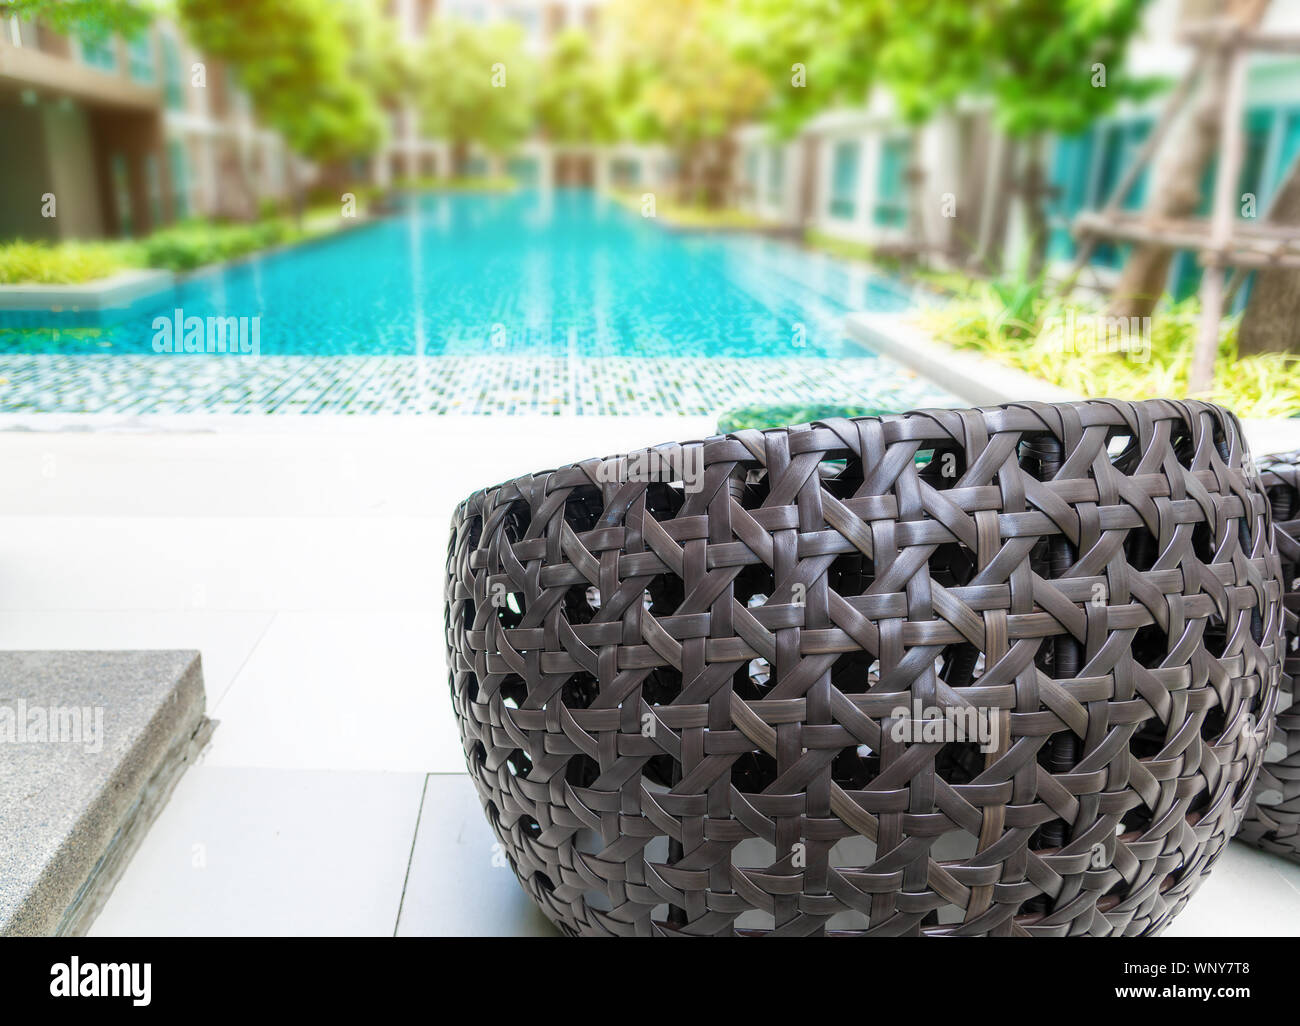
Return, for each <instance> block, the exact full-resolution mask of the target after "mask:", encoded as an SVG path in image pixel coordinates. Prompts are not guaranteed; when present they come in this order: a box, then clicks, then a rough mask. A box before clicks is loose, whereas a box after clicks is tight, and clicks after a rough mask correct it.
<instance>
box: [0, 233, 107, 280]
mask: <svg viewBox="0 0 1300 1026" xmlns="http://www.w3.org/2000/svg"><path fill="white" fill-rule="evenodd" d="M131 262H132V261H131V259H130V251H129V249H128V247H126V246H123V245H122V244H121V243H113V242H64V243H60V244H59V245H56V246H51V245H49V244H48V243H44V242H23V241H21V240H20V241H18V242H7V243H3V244H0V285H18V284H28V283H36V284H41V285H79V284H81V283H82V282H87V281H93V280H95V279H96V278H107V277H108V276H109V275H112V274H116V273H117V272H118V271H121V270H124V269H125V268H127V267H129V266H131Z"/></svg>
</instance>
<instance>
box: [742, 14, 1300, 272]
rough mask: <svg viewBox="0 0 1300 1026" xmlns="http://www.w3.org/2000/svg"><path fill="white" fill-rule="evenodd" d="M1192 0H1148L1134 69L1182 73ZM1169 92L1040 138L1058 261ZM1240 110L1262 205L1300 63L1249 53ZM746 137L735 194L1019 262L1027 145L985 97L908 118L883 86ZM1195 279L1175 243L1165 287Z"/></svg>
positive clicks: (1298, 116) (1285, 151)
mask: <svg viewBox="0 0 1300 1026" xmlns="http://www.w3.org/2000/svg"><path fill="white" fill-rule="evenodd" d="M1195 6H1196V0H1152V3H1151V4H1150V5H1149V6H1148V7H1147V9H1146V11H1145V14H1144V20H1143V27H1142V30H1141V32H1140V33H1139V35H1138V36H1137V37H1136V38H1135V39H1134V41H1133V42H1132V44H1131V46H1130V48H1129V54H1128V66H1129V69H1130V70H1131V71H1132V72H1133V73H1135V74H1137V75H1143V76H1148V75H1149V76H1157V77H1160V78H1164V79H1166V80H1168V81H1170V82H1173V81H1176V80H1177V79H1178V78H1179V77H1180V76H1181V75H1182V74H1183V72H1184V71H1185V70H1186V69H1187V66H1188V64H1189V62H1190V61H1191V59H1192V50H1191V48H1190V47H1189V46H1187V45H1186V44H1184V43H1183V42H1182V41H1180V39H1179V30H1180V26H1182V25H1184V24H1186V22H1187V21H1188V19H1189V17H1190V16H1193V15H1194V12H1193V11H1191V10H1190V9H1189V8H1191V7H1195ZM1261 29H1262V30H1263V31H1265V32H1278V33H1287V34H1294V33H1296V32H1297V31H1300V5H1296V4H1285V3H1274V4H1272V5H1271V6H1270V8H1269V10H1268V13H1267V15H1266V18H1265V21H1264V22H1263V23H1262V25H1261ZM1080 73H1081V74H1089V73H1091V69H1090V68H1081V69H1080ZM1165 98H1166V94H1159V93H1158V94H1157V95H1155V96H1152V97H1150V98H1149V99H1147V100H1145V101H1143V102H1140V103H1135V102H1126V103H1121V104H1120V105H1118V107H1117V108H1116V109H1115V110H1114V111H1113V112H1112V113H1111V114H1109V115H1108V116H1106V117H1104V118H1101V119H1099V120H1097V121H1096V122H1095V123H1094V124H1092V125H1091V126H1090V127H1089V128H1088V129H1087V130H1086V131H1085V132H1083V133H1081V134H1079V135H1077V136H1073V137H1070V138H1050V139H1048V140H1046V141H1045V143H1046V144H1045V146H1044V148H1043V157H1044V161H1043V163H1044V165H1045V166H1044V171H1045V175H1046V178H1047V185H1048V188H1049V190H1050V192H1049V199H1048V214H1049V227H1050V238H1049V256H1050V257H1051V258H1052V259H1053V260H1056V261H1062V262H1064V261H1070V260H1072V259H1073V258H1074V254H1075V245H1074V241H1073V240H1072V238H1071V235H1070V231H1069V226H1070V223H1071V222H1072V220H1073V219H1074V217H1075V215H1077V214H1078V213H1079V212H1080V211H1082V210H1088V209H1095V208H1099V207H1101V206H1103V205H1104V204H1105V202H1106V200H1107V198H1108V197H1109V196H1110V194H1111V192H1112V191H1113V189H1114V187H1115V185H1116V184H1117V182H1118V181H1119V180H1120V178H1121V176H1122V175H1123V174H1124V171H1125V170H1126V169H1127V168H1128V167H1129V166H1130V164H1131V163H1132V162H1133V160H1134V159H1135V157H1136V155H1137V152H1138V150H1139V149H1140V148H1141V146H1142V143H1143V141H1144V140H1145V138H1146V137H1147V135H1148V133H1149V132H1150V131H1151V128H1152V126H1153V124H1154V123H1155V120H1156V118H1157V117H1158V115H1159V112H1160V110H1161V108H1162V107H1163V106H1164V102H1165ZM1245 107H1246V110H1245V112H1244V115H1243V116H1244V125H1243V128H1244V131H1245V136H1246V156H1245V165H1244V167H1243V168H1242V175H1241V183H1240V185H1241V188H1240V192H1241V194H1242V195H1243V196H1247V195H1249V196H1251V197H1253V199H1254V201H1255V202H1254V204H1253V209H1254V210H1256V211H1257V212H1258V213H1259V215H1260V216H1262V213H1263V212H1264V211H1265V210H1266V209H1267V207H1268V204H1269V202H1270V200H1271V198H1272V197H1273V195H1275V193H1276V192H1277V189H1278V188H1279V186H1280V185H1281V181H1282V178H1283V176H1284V174H1285V172H1286V169H1287V168H1289V167H1290V166H1291V163H1292V161H1293V160H1294V159H1295V158H1296V156H1297V154H1298V153H1300V60H1297V59H1296V58H1294V57H1285V56H1274V55H1266V54H1258V55H1255V56H1254V57H1252V58H1251V60H1250V62H1249V65H1248V73H1247V82H1246V102H1245ZM740 141H741V146H740V150H739V156H738V161H739V164H738V167H737V172H738V174H737V177H738V179H739V181H740V183H741V185H740V188H739V190H738V192H739V201H740V203H741V205H742V206H744V207H745V208H746V209H749V210H750V211H752V212H754V213H756V214H758V215H760V216H763V217H765V218H768V219H771V220H775V221H781V222H784V223H787V224H791V225H799V226H802V227H805V228H810V229H812V230H814V231H818V232H821V233H823V234H825V235H829V236H833V237H835V238H838V239H842V240H847V241H852V242H858V243H862V244H864V245H866V246H869V247H872V248H873V249H877V250H881V251H885V252H888V251H890V250H901V251H906V250H910V249H917V248H920V249H924V250H926V251H927V252H931V253H941V254H946V255H947V256H948V257H950V258H951V259H953V260H954V261H957V262H962V261H965V260H982V259H984V258H986V257H991V256H994V255H996V254H1000V262H1001V264H1002V266H1003V267H1005V268H1007V269H1015V268H1016V267H1019V266H1020V263H1021V260H1022V257H1023V253H1024V249H1025V247H1026V245H1027V241H1028V240H1027V234H1026V227H1025V226H1026V217H1025V210H1024V203H1023V200H1022V199H1021V197H1020V194H1019V192H1018V191H1017V189H1016V188H1014V185H1013V183H1014V182H1015V181H1016V179H1017V178H1019V177H1020V176H1021V172H1022V171H1023V166H1024V160H1025V151H1024V147H1023V146H1017V145H1016V144H1015V141H1014V140H1011V139H1008V138H1007V137H1006V136H1005V135H1003V134H1002V133H1001V132H999V131H998V129H997V127H996V125H995V124H994V121H993V118H992V117H991V114H990V111H989V110H988V108H987V106H985V105H980V104H976V103H971V104H968V105H965V106H959V107H958V108H957V109H956V110H954V111H952V112H950V113H949V114H947V115H945V116H943V117H940V118H936V119H935V120H933V121H931V122H929V123H927V124H925V125H923V126H920V127H919V128H911V127H909V126H907V125H906V124H904V122H903V120H902V119H901V118H900V117H899V116H898V114H897V113H896V111H895V110H894V109H893V105H892V102H891V100H890V98H889V97H888V95H886V94H883V93H881V92H877V93H876V94H873V96H872V97H871V100H870V102H869V103H867V104H866V105H864V106H863V107H860V108H856V109H847V110H835V111H828V112H826V113H824V114H822V115H820V116H818V117H816V118H814V119H813V120H811V121H810V122H809V123H808V124H807V125H806V126H805V127H804V129H803V130H802V132H801V133H800V134H799V135H798V136H797V137H796V138H795V139H794V140H793V141H783V140H780V139H777V138H775V137H773V136H772V134H771V133H770V132H769V131H768V130H767V129H766V128H765V127H763V126H761V125H751V126H749V127H747V128H746V129H744V130H743V131H742V132H741V140H740ZM1212 174H1213V171H1212V170H1211V172H1210V175H1211V176H1212ZM1149 177H1150V175H1149V173H1144V174H1143V176H1142V177H1141V178H1140V179H1139V180H1138V183H1137V185H1136V187H1135V188H1134V190H1133V191H1132V193H1131V194H1130V196H1129V199H1128V206H1129V207H1130V208H1137V207H1140V206H1141V204H1142V202H1143V200H1144V196H1145V190H1146V188H1147V184H1148V178H1149ZM1122 262H1123V250H1122V248H1121V247H1119V246H1116V245H1111V244H1103V245H1100V246H1098V247H1097V248H1096V250H1095V251H1094V252H1093V254H1092V257H1091V261H1090V264H1091V273H1090V274H1089V275H1088V276H1087V280H1086V281H1085V284H1086V283H1087V281H1096V282H1097V283H1099V284H1105V283H1107V282H1110V281H1113V280H1114V276H1115V273H1116V271H1117V269H1118V268H1119V266H1120V265H1121V264H1122ZM1198 277H1199V270H1198V268H1197V265H1196V258H1195V255H1194V254H1190V253H1180V254H1179V255H1178V257H1177V258H1176V259H1175V261H1174V263H1173V266H1172V269H1171V272H1170V282H1169V287H1170V291H1171V292H1172V293H1173V294H1174V295H1176V296H1181V295H1186V294H1189V293H1190V292H1191V291H1194V289H1195V286H1196V282H1197V279H1198Z"/></svg>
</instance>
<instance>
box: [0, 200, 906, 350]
mask: <svg viewBox="0 0 1300 1026" xmlns="http://www.w3.org/2000/svg"><path fill="white" fill-rule="evenodd" d="M910 302H911V300H910V297H909V294H908V292H907V290H906V289H905V288H904V287H902V286H901V285H899V284H898V283H897V282H895V281H892V280H891V279H889V278H886V277H882V276H879V275H875V274H871V273H869V272H866V271H864V270H862V269H860V268H854V267H850V266H849V265H847V264H844V263H842V262H840V261H837V260H834V259H832V258H829V257H825V256H822V255H819V254H815V253H810V252H807V251H804V250H801V249H799V248H798V247H796V246H793V245H790V244H788V243H784V242H778V241H773V240H767V239H762V238H756V237H752V236H747V235H702V234H679V233H675V232H673V231H670V230H666V229H665V228H664V226H662V225H660V224H658V223H655V222H654V221H651V220H648V219H644V218H641V217H640V216H638V215H637V214H636V213H633V212H631V211H628V210H626V209H624V208H623V207H621V206H619V205H617V204H615V203H612V202H610V201H608V200H606V199H604V198H603V197H601V196H599V195H597V194H595V193H592V192H590V191H586V190H556V191H554V192H545V193H544V192H538V191H521V192H517V193H513V194H508V195H423V196H418V197H412V198H411V199H410V200H409V201H408V203H407V206H406V208H405V209H404V210H403V211H402V212H400V213H398V214H395V215H394V216H392V217H388V218H385V219H383V220H381V221H378V222H376V223H372V224H368V225H365V226H362V227H359V228H356V229H354V230H351V231H348V232H345V233H343V234H341V235H338V236H334V237H331V238H328V239H324V240H318V241H316V242H313V243H309V244H307V245H303V246H298V247H294V248H291V249H288V250H285V251H281V252H277V253H273V254H270V255H267V256H263V257H259V258H256V259H253V260H250V261H247V262H244V263H240V264H238V265H235V266H231V267H226V268H223V269H220V270H216V271H211V272H204V273H200V274H197V275H195V276H193V277H190V278H188V279H187V280H185V281H183V282H182V283H180V284H179V285H178V286H177V287H176V288H175V290H174V292H172V293H167V294H164V295H162V296H156V297H153V298H151V299H149V300H147V301H145V302H142V303H140V304H138V305H136V306H135V307H133V308H131V309H129V310H126V311H117V312H110V313H106V314H100V315H93V316H88V315H80V314H70V313H60V314H50V313H39V314H37V313H22V314H17V313H8V314H5V313H0V354H19V353H22V354H50V353H58V354H64V355H76V354H99V355H112V354H119V353H120V354H124V355H125V354H140V355H143V354H151V353H153V351H154V347H153V342H154V337H155V328H154V319H155V318H156V317H159V316H167V317H170V316H172V313H173V311H174V310H175V309H176V308H178V307H179V308H181V309H182V310H183V311H184V314H185V316H187V317H191V316H198V317H203V318H206V317H210V316H216V317H249V318H252V317H257V318H259V319H260V321H259V329H260V331H259V335H260V340H259V341H260V352H261V355H262V356H322V357H337V356H399V357H401V356H429V357H437V356H458V355H467V356H491V355H500V356H507V357H508V356H538V357H567V358H574V357H578V358H588V357H655V356H673V357H728V358H741V359H750V358H770V357H784V358H794V359H814V360H815V359H828V358H830V359H834V358H847V357H861V356H865V355H867V354H866V353H865V352H864V350H862V349H861V348H860V347H859V346H857V345H855V344H854V343H853V342H851V341H850V340H848V339H847V338H846V337H845V336H844V335H843V333H842V332H841V330H840V321H841V318H842V316H843V315H844V314H845V313H846V312H849V311H852V310H899V309H903V308H905V307H906V306H908V305H909V304H910Z"/></svg>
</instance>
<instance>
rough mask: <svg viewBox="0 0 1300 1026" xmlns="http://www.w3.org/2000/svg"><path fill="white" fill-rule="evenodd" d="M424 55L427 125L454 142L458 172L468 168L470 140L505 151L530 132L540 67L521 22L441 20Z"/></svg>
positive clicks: (432, 132) (431, 131)
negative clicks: (535, 63) (525, 41)
mask: <svg viewBox="0 0 1300 1026" xmlns="http://www.w3.org/2000/svg"><path fill="white" fill-rule="evenodd" d="M421 59H422V64H423V67H424V68H425V74H424V81H423V83H422V84H421V110H422V114H423V120H424V129H425V131H426V132H427V133H428V134H429V135H431V136H433V137H435V138H439V139H445V140H447V141H448V142H449V143H450V144H451V148H452V167H453V171H454V173H456V174H461V173H463V172H464V168H465V162H466V160H467V158H468V155H469V148H470V145H471V144H474V143H477V144H478V145H480V146H482V147H483V148H484V149H486V150H487V151H489V152H490V153H496V154H504V153H507V152H509V150H511V149H512V148H513V147H515V146H517V145H518V144H519V143H520V142H522V141H523V140H524V139H525V138H526V137H527V136H528V133H529V132H530V131H531V130H532V128H533V124H534V118H533V113H534V106H535V95H534V88H535V81H534V75H535V69H534V67H533V62H532V60H531V59H530V58H529V57H528V55H527V54H526V53H525V52H524V47H523V32H522V30H521V29H520V28H519V26H517V25H514V24H509V23H495V24H490V25H484V26H479V25H470V24H467V23H465V22H463V21H459V20H457V19H455V18H439V19H437V20H436V21H435V22H434V23H433V24H432V26H431V27H430V30H429V33H428V36H427V39H426V41H425V45H424V48H423V51H422V53H421Z"/></svg>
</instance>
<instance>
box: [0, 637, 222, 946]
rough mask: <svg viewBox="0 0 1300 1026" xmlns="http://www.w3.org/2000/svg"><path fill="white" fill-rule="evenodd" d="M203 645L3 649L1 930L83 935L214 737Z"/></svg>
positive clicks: (0, 688)
mask: <svg viewBox="0 0 1300 1026" xmlns="http://www.w3.org/2000/svg"><path fill="white" fill-rule="evenodd" d="M210 728H211V724H210V722H209V721H208V720H206V719H205V717H204V693H203V672H202V669H201V667H200V663H199V655H198V653H197V652H189V651H180V652H0V935H6V934H7V935H78V934H81V933H84V932H85V930H86V928H87V927H88V926H89V925H90V923H91V922H92V921H93V919H94V916H95V914H96V912H97V911H98V909H99V907H100V906H101V905H102V904H103V901H104V900H105V899H106V898H107V896H108V894H109V893H111V891H112V888H113V885H114V884H115V883H116V881H117V878H118V876H119V875H120V874H121V871H122V869H123V868H124V866H125V864H126V861H127V859H128V858H129V857H130V854H131V852H132V851H134V849H135V847H136V846H137V845H138V843H139V841H140V838H141V837H142V836H143V834H144V832H145V830H146V829H147V828H148V825H149V823H150V822H152V820H153V818H154V816H155V815H156V814H157V812H158V810H159V809H161V807H162V806H163V804H165V802H166V800H167V796H168V795H169V794H170V793H171V789H172V787H173V786H174V785H175V782H176V780H177V779H178V778H179V776H180V774H181V773H182V772H183V771H184V769H185V767H186V766H187V765H188V764H189V762H190V761H192V759H193V757H194V755H195V754H196V753H197V751H198V749H199V748H201V747H202V745H203V744H204V743H206V739H207V735H208V732H209V731H210Z"/></svg>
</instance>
